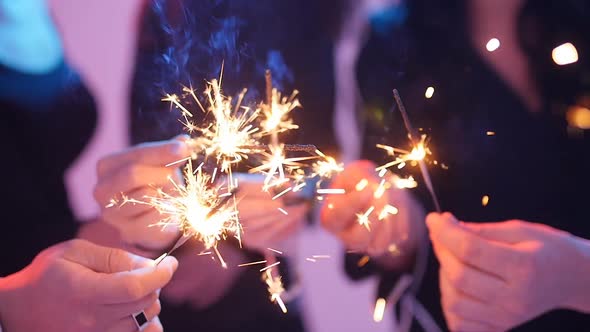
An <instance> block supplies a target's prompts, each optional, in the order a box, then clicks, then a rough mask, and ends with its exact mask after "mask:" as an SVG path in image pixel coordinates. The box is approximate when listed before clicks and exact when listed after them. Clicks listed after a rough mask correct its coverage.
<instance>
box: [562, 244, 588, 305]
mask: <svg viewBox="0 0 590 332" xmlns="http://www.w3.org/2000/svg"><path fill="white" fill-rule="evenodd" d="M572 244H573V246H574V248H575V253H576V255H575V257H576V259H575V264H574V265H573V269H572V271H567V272H569V273H568V274H569V275H566V276H565V277H566V278H567V279H569V278H573V280H571V283H572V285H573V286H572V287H570V288H571V292H570V293H571V295H570V296H569V297H568V299H567V300H566V303H565V305H564V307H566V308H568V309H572V310H576V311H580V312H584V313H588V314H590V286H589V285H590V241H589V240H586V239H583V238H579V237H575V236H572ZM567 281H570V280H567Z"/></svg>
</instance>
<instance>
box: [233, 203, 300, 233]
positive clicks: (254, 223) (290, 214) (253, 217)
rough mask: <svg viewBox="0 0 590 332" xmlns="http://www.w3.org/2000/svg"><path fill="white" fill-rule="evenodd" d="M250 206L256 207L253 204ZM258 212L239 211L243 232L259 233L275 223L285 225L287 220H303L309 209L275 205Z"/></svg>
mask: <svg viewBox="0 0 590 332" xmlns="http://www.w3.org/2000/svg"><path fill="white" fill-rule="evenodd" d="M262 204H264V203H262ZM262 204H261V205H262ZM252 205H253V206H256V205H254V204H252ZM279 209H281V210H279ZM258 210H259V211H258ZM258 210H257V211H251V210H250V211H248V210H247V211H245V214H242V210H240V220H241V222H242V225H243V227H244V229H245V230H249V231H259V230H261V229H264V228H266V227H268V225H271V224H275V223H285V222H287V221H289V220H298V221H299V220H304V219H305V216H306V214H307V211H308V210H309V207H308V205H306V204H299V205H294V206H289V207H284V208H283V207H281V206H280V205H277V206H274V207H273V208H269V207H268V206H266V207H261V208H260V209H258Z"/></svg>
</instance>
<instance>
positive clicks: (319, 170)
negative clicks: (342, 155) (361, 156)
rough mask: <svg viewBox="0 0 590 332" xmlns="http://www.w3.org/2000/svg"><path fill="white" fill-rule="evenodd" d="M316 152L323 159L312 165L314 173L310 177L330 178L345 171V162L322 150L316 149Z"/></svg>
mask: <svg viewBox="0 0 590 332" xmlns="http://www.w3.org/2000/svg"><path fill="white" fill-rule="evenodd" d="M315 153H316V154H317V155H318V156H319V157H321V158H322V159H321V160H318V161H316V162H315V163H314V164H313V165H312V175H311V176H310V177H314V176H319V177H320V178H323V179H330V178H332V176H333V175H334V174H337V173H341V172H342V171H344V164H343V163H339V162H337V161H336V159H334V158H333V157H330V156H327V155H325V154H324V153H322V152H321V151H320V150H317V149H316V151H315Z"/></svg>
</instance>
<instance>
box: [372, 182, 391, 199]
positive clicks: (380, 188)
mask: <svg viewBox="0 0 590 332" xmlns="http://www.w3.org/2000/svg"><path fill="white" fill-rule="evenodd" d="M388 185H389V183H387V184H386V182H385V179H381V182H379V186H378V187H377V189H376V190H375V193H373V197H374V198H375V199H380V198H381V197H383V195H384V194H385V190H387V189H388Z"/></svg>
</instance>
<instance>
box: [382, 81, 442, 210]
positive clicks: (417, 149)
mask: <svg viewBox="0 0 590 332" xmlns="http://www.w3.org/2000/svg"><path fill="white" fill-rule="evenodd" d="M393 97H394V99H395V103H396V104H397V107H398V109H399V111H400V113H401V115H402V118H403V120H404V125H405V126H406V130H407V131H408V137H409V138H410V141H411V142H412V146H413V147H414V148H413V149H412V152H411V153H410V154H411V155H413V157H414V158H415V159H412V160H415V161H416V162H417V163H418V165H419V166H420V173H421V174H422V178H423V179H424V184H425V185H426V188H427V189H428V192H429V193H430V197H431V198H432V202H433V203H434V207H435V209H436V211H437V212H439V213H440V212H441V208H440V203H439V201H438V198H437V196H436V192H435V191H434V186H433V185H432V180H431V178H430V173H429V172H428V168H427V167H426V163H425V162H424V157H425V156H426V153H424V152H426V148H425V147H424V137H423V138H422V139H421V140H420V141H418V140H417V138H416V134H415V132H414V127H413V126H412V123H411V122H410V118H409V117H408V113H407V112H406V108H405V107H404V104H403V102H402V99H401V97H400V96H399V92H398V91H397V89H394V90H393ZM420 156H422V158H416V157H420Z"/></svg>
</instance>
